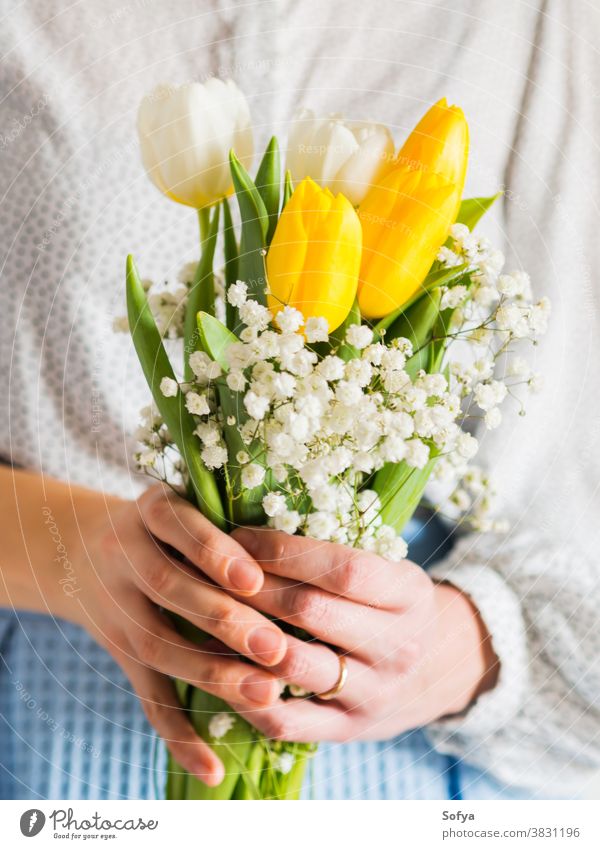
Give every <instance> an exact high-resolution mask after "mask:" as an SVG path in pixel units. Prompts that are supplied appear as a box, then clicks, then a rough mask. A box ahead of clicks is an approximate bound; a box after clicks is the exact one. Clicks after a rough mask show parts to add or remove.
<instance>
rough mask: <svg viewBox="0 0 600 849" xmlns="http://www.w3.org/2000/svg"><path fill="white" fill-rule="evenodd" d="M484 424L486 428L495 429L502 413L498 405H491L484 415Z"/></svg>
mask: <svg viewBox="0 0 600 849" xmlns="http://www.w3.org/2000/svg"><path fill="white" fill-rule="evenodd" d="M484 421H485V426H486V428H487V429H488V430H495V428H497V427H498V426H499V424H500V422H501V421H502V413H501V412H500V410H499V409H498V407H492V408H491V410H488V411H487V413H486V414H485V416H484Z"/></svg>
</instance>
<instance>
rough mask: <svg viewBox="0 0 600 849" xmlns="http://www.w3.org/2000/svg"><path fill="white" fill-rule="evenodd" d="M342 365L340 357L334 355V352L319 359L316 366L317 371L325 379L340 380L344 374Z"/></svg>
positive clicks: (343, 364) (343, 365)
mask: <svg viewBox="0 0 600 849" xmlns="http://www.w3.org/2000/svg"><path fill="white" fill-rule="evenodd" d="M344 367H345V363H344V361H343V360H342V359H341V357H336V356H335V354H329V355H328V356H327V357H324V358H323V359H322V360H321V362H320V363H319V365H318V366H317V372H318V373H319V374H320V375H322V376H323V377H324V378H325V380H341V378H342V377H343V376H344Z"/></svg>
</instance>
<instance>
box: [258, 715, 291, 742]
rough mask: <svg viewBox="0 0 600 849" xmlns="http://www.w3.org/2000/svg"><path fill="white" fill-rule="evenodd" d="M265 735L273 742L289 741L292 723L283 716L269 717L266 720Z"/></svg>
mask: <svg viewBox="0 0 600 849" xmlns="http://www.w3.org/2000/svg"><path fill="white" fill-rule="evenodd" d="M264 734H265V736H266V737H269V738H270V739H271V740H287V739H289V737H291V727H290V723H289V722H288V721H287V720H286V718H285V717H284V716H283V715H281V714H275V715H273V716H269V717H267V718H265V720H264Z"/></svg>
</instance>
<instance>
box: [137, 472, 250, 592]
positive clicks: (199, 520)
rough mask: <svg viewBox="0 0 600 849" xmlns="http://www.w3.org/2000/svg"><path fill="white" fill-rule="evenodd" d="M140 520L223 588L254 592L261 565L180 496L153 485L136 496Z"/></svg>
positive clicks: (151, 531)
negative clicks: (166, 492)
mask: <svg viewBox="0 0 600 849" xmlns="http://www.w3.org/2000/svg"><path fill="white" fill-rule="evenodd" d="M139 504H140V508H141V514H142V520H143V521H144V523H145V525H146V527H147V528H148V530H149V531H150V533H151V534H153V535H154V536H155V537H158V539H160V540H161V541H162V542H164V543H167V544H168V545H171V546H173V548H175V549H177V551H179V552H180V553H181V554H183V555H184V556H185V557H187V559H188V560H189V561H190V562H191V563H193V564H194V566H197V567H198V568H199V569H201V570H202V571H203V572H204V573H205V574H206V575H208V576H209V577H210V578H212V580H213V581H215V582H216V583H217V584H220V585H221V586H222V587H225V588H226V589H231V590H235V591H236V592H238V593H239V592H242V593H254V592H256V591H257V590H259V589H260V587H261V586H262V581H263V572H262V569H261V568H260V567H259V566H258V564H257V563H256V561H255V560H253V558H252V557H251V556H249V555H248V554H247V552H246V551H244V549H243V548H242V546H241V545H240V544H239V543H237V542H236V541H235V540H234V539H233V538H232V537H231V536H229V535H228V534H225V533H223V532H222V531H220V530H219V529H218V528H217V527H215V525H213V524H212V522H210V521H209V520H208V519H207V518H206V517H205V516H203V515H202V513H201V512H200V511H199V510H198V509H197V508H196V507H194V506H193V505H192V504H190V503H189V502H187V501H185V500H184V499H183V498H179V497H177V496H176V495H174V494H173V493H169V494H168V495H167V494H165V492H164V490H163V489H162V488H160V487H153V488H152V489H151V490H148V492H147V493H144V495H143V496H142V497H141V498H140V500H139Z"/></svg>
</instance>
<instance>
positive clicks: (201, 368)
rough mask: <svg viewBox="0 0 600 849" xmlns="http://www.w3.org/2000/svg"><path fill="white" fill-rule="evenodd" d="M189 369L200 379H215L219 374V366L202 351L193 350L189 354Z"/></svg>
mask: <svg viewBox="0 0 600 849" xmlns="http://www.w3.org/2000/svg"><path fill="white" fill-rule="evenodd" d="M189 364H190V368H191V370H192V371H193V372H194V374H195V375H196V377H197V378H198V379H200V380H202V379H204V380H216V379H217V377H219V376H220V375H221V366H220V365H219V364H218V363H215V362H214V361H213V360H211V358H210V357H209V356H208V354H205V353H204V351H194V352H193V353H191V354H190V357H189Z"/></svg>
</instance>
